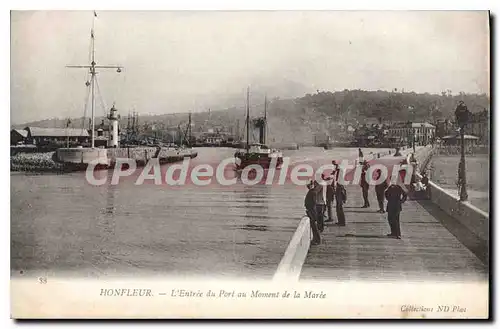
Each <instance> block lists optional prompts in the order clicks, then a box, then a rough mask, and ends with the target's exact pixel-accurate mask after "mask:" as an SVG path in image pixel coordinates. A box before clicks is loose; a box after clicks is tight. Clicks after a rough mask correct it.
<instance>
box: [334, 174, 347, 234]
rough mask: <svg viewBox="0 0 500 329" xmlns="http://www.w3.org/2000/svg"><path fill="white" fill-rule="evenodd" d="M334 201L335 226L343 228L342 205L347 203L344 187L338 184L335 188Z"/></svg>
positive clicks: (343, 215)
mask: <svg viewBox="0 0 500 329" xmlns="http://www.w3.org/2000/svg"><path fill="white" fill-rule="evenodd" d="M335 200H336V210H337V220H338V222H337V225H338V226H345V214H344V204H345V203H346V201H347V191H346V189H345V187H344V185H341V184H338V183H337V186H336V187H335Z"/></svg>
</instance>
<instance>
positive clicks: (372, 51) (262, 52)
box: [10, 11, 489, 124]
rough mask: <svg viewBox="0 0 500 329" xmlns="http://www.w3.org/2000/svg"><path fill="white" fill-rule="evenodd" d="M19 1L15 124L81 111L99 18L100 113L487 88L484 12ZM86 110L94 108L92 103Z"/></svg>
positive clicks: (14, 40) (14, 29) (14, 15)
mask: <svg viewBox="0 0 500 329" xmlns="http://www.w3.org/2000/svg"><path fill="white" fill-rule="evenodd" d="M97 15H98V17H97V18H94V15H93V12H92V11H12V12H11V52H10V53H11V71H10V72H11V73H10V82H11V99H10V102H11V123H16V124H19V123H24V122H29V121H33V120H40V119H47V118H53V117H59V118H64V117H81V116H82V115H83V114H84V113H85V104H86V101H85V100H86V97H87V89H86V87H85V81H86V79H87V78H86V76H87V72H86V71H85V70H84V69H70V68H66V65H85V64H87V65H88V63H89V49H90V48H89V45H90V30H91V28H92V25H93V24H94V32H95V56H96V62H97V64H101V65H106V64H113V65H120V66H123V67H124V68H123V70H122V72H121V73H117V72H116V70H102V71H100V72H99V74H98V84H99V91H100V93H98V96H97V97H96V111H95V113H96V115H103V114H104V108H109V107H111V105H112V104H113V103H115V104H116V107H117V108H118V109H119V110H120V111H121V113H122V114H127V113H128V112H129V111H132V110H135V111H137V112H138V113H141V114H164V113H174V112H188V111H194V112H198V111H205V110H207V109H208V108H209V107H210V108H212V109H218V108H225V107H228V106H231V105H234V106H242V105H244V104H245V97H246V88H247V86H250V90H251V92H254V93H257V92H258V93H263V92H265V93H267V94H268V95H269V96H270V97H281V98H286V97H299V96H302V95H304V94H305V93H313V92H315V91H316V90H322V91H323V90H325V91H335V90H343V89H365V90H392V89H394V88H398V90H401V89H404V90H405V91H415V92H429V93H440V92H441V91H443V90H448V89H449V90H452V92H453V93H458V92H467V93H488V94H489V28H488V14H487V12H480V11H441V12H437V11H436V12H432V11H411V12H410V11H407V12H404V11H401V12H384V11H377V12H363V11H351V12H350V11H261V12H255V11H246V12H245V11H232V12H231V11H227V12H217V11H210V12H203V11H178V12H169V11H98V12H97ZM86 114H87V117H88V116H89V115H90V107H88V108H87V109H86Z"/></svg>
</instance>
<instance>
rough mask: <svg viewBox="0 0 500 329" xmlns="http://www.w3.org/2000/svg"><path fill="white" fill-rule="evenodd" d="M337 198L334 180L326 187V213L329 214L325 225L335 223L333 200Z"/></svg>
mask: <svg viewBox="0 0 500 329" xmlns="http://www.w3.org/2000/svg"><path fill="white" fill-rule="evenodd" d="M334 198H335V181H334V180H333V179H332V180H331V182H328V185H326V212H327V214H328V219H327V220H325V223H331V222H333V209H332V208H333V199H334Z"/></svg>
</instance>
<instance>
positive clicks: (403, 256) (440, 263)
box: [300, 186, 488, 282]
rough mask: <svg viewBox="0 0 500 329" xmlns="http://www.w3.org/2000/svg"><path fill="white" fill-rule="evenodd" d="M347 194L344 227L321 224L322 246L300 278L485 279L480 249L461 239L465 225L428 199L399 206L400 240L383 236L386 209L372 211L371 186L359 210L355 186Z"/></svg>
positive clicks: (374, 202)
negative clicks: (366, 204)
mask: <svg viewBox="0 0 500 329" xmlns="http://www.w3.org/2000/svg"><path fill="white" fill-rule="evenodd" d="M347 195H348V197H347V198H348V200H347V203H346V206H345V208H344V210H345V215H346V223H347V225H346V226H345V227H338V226H335V225H331V224H330V225H327V226H326V227H325V230H324V232H323V233H322V235H321V237H322V241H321V244H320V245H318V246H311V247H310V249H309V252H308V254H307V257H306V259H305V262H304V264H303V266H302V272H301V274H300V280H340V281H348V280H376V281H391V280H392V281H394V280H405V281H425V280H426V279H427V280H430V279H431V280H438V281H441V280H442V281H447V282H449V281H464V280H473V281H476V280H478V281H481V280H486V279H487V273H488V267H487V265H486V262H487V259H486V254H485V250H481V249H479V248H478V247H477V246H478V245H479V242H478V241H474V239H470V238H467V237H466V236H467V232H465V231H464V230H466V228H465V227H463V226H460V225H452V224H451V223H452V222H453V220H451V218H449V215H447V214H446V213H444V212H443V211H442V210H440V209H439V208H438V207H437V206H436V205H434V204H432V202H431V201H430V200H418V201H417V200H409V201H407V202H405V203H404V204H403V211H402V212H401V219H400V221H401V231H402V239H401V240H397V239H392V238H388V237H387V236H386V234H387V233H388V232H390V230H389V224H388V222H387V213H385V214H380V213H378V212H377V210H378V204H377V200H376V197H375V191H374V189H373V188H370V191H369V197H370V205H371V207H370V208H361V206H362V205H363V204H362V196H361V188H359V187H358V186H349V187H348V188H347ZM334 216H335V211H334ZM454 234H455V235H454ZM469 248H470V249H469ZM471 250H472V251H471ZM473 251H474V252H475V253H476V254H477V255H476V254H474V253H473ZM478 256H479V257H478ZM481 258H482V259H481Z"/></svg>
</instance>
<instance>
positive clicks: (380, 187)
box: [375, 169, 388, 214]
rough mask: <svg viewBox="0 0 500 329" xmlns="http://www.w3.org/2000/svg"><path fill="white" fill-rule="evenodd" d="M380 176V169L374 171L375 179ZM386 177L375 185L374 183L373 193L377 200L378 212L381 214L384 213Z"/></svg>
mask: <svg viewBox="0 0 500 329" xmlns="http://www.w3.org/2000/svg"><path fill="white" fill-rule="evenodd" d="M381 176H382V170H380V169H378V170H377V171H376V178H375V179H376V180H379V179H380V177H381ZM387 186H388V184H387V179H384V180H383V181H381V182H379V183H378V184H377V185H375V194H376V195H377V201H378V208H379V210H378V212H379V213H381V214H383V213H385V210H384V193H385V190H386V189H387Z"/></svg>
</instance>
